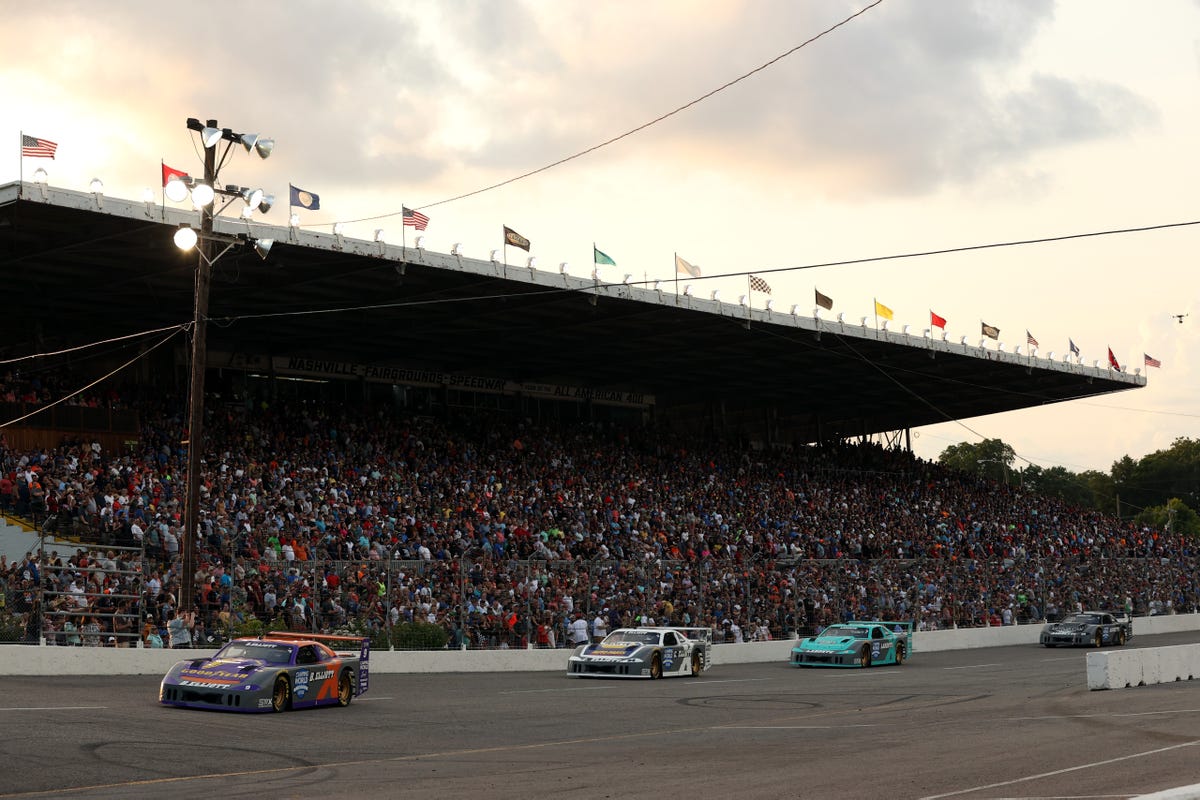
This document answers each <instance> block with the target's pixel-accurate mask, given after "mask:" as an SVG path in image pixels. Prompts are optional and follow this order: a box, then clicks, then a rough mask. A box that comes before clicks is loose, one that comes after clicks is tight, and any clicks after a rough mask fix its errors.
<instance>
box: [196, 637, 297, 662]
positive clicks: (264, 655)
mask: <svg viewBox="0 0 1200 800" xmlns="http://www.w3.org/2000/svg"><path fill="white" fill-rule="evenodd" d="M214 658H230V659H237V658H254V659H258V660H259V661H266V662H267V663H268V664H289V663H291V660H292V648H291V646H289V645H286V644H279V643H278V642H259V641H251V642H230V643H229V644H227V645H225V646H224V647H222V648H221V650H220V651H219V652H218V653H217V654H216V656H214Z"/></svg>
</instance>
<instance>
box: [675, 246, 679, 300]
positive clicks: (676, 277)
mask: <svg viewBox="0 0 1200 800" xmlns="http://www.w3.org/2000/svg"><path fill="white" fill-rule="evenodd" d="M675 305H679V251H678V250H676V251H675Z"/></svg>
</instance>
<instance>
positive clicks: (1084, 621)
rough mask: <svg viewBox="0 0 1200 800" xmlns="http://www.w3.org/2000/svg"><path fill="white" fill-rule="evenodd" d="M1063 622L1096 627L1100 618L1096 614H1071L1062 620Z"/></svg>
mask: <svg viewBox="0 0 1200 800" xmlns="http://www.w3.org/2000/svg"><path fill="white" fill-rule="evenodd" d="M1063 622H1067V623H1072V624H1074V625H1097V624H1099V623H1100V616H1099V615H1098V614H1073V615H1071V616H1069V617H1067V618H1066V619H1064V620H1063Z"/></svg>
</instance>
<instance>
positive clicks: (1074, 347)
mask: <svg viewBox="0 0 1200 800" xmlns="http://www.w3.org/2000/svg"><path fill="white" fill-rule="evenodd" d="M1067 344H1068V345H1070V347H1071V355H1073V356H1077V355H1079V345H1077V344H1075V340H1074V339H1067Z"/></svg>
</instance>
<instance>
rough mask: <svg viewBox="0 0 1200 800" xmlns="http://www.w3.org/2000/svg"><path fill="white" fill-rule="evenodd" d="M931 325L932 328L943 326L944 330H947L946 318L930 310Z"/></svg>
mask: <svg viewBox="0 0 1200 800" xmlns="http://www.w3.org/2000/svg"><path fill="white" fill-rule="evenodd" d="M929 326H930V327H931V328H941V329H942V330H946V318H945V317H939V316H938V315H937V314H935V313H933V312H932V311H930V312H929Z"/></svg>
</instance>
